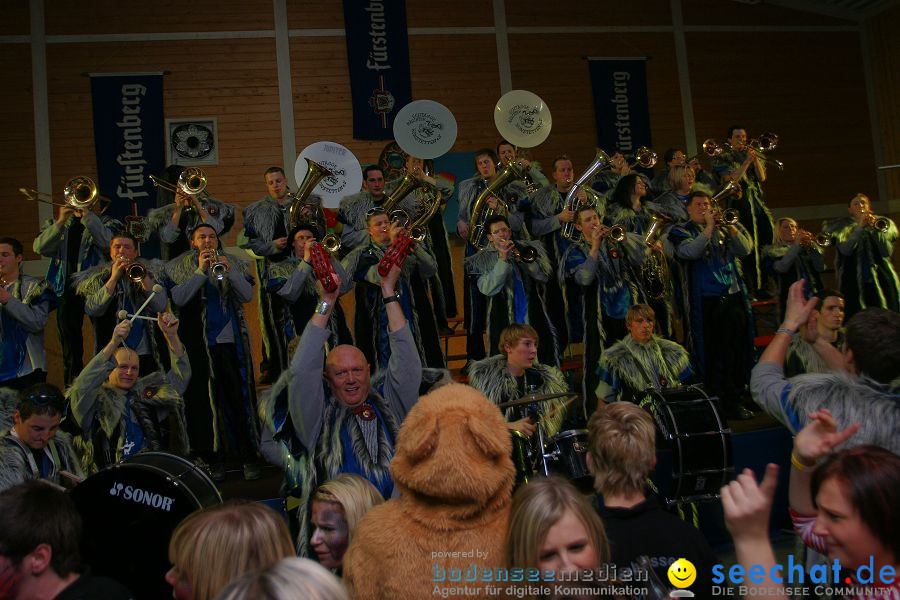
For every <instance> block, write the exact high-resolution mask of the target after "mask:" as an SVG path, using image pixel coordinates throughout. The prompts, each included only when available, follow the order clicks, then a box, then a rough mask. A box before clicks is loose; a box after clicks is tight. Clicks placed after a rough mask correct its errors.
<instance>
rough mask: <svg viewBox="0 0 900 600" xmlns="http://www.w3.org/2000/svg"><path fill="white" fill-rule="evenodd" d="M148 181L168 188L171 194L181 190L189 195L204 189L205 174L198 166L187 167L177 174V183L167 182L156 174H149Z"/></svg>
mask: <svg viewBox="0 0 900 600" xmlns="http://www.w3.org/2000/svg"><path fill="white" fill-rule="evenodd" d="M150 181H152V182H153V185H155V186H156V187H159V188H162V189H164V190H168V191H170V192H172V193H173V194H176V193H178V191H179V190H180V191H182V192H184V193H185V194H188V195H189V196H196V195H197V194H199V193H200V192H202V191H203V190H205V189H206V181H207V180H206V174H205V173H204V172H203V169H201V168H200V167H188V168H186V169H185V170H184V171H182V172H181V175H179V176H178V181H177V183H169V182H168V181H166V180H165V179H160V178H159V177H157V176H156V175H150Z"/></svg>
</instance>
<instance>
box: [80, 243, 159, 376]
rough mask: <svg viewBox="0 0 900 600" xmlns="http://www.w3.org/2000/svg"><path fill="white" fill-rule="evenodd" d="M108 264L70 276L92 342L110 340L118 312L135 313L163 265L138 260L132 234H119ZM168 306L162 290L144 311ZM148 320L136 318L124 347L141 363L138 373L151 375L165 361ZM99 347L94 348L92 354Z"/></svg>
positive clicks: (145, 298)
mask: <svg viewBox="0 0 900 600" xmlns="http://www.w3.org/2000/svg"><path fill="white" fill-rule="evenodd" d="M109 255H110V257H111V258H112V262H110V263H102V264H99V265H97V266H96V267H92V268H90V269H88V270H86V271H79V272H78V273H76V274H75V275H74V276H73V277H72V285H73V286H74V287H75V291H76V293H77V294H78V295H79V296H82V297H83V298H84V310H85V312H86V313H87V315H88V316H89V317H90V318H91V322H92V323H93V325H94V338H95V341H97V342H99V340H104V339H106V340H108V339H109V338H110V337H112V331H113V328H114V327H115V326H116V324H118V322H119V321H120V320H121V319H120V318H119V316H118V313H119V311H120V310H124V311H125V312H126V313H128V314H134V311H135V310H137V309H138V308H139V307H140V306H141V305H142V304H144V301H145V300H147V298H148V297H149V296H150V294H151V292H152V290H153V285H154V284H155V283H156V282H157V281H159V279H160V275H161V274H162V273H161V272H162V269H163V265H162V264H161V263H160V261H157V260H151V261H147V260H143V259H140V258H139V257H138V245H137V241H136V240H135V239H134V237H132V236H131V234H128V233H118V234H116V235H115V236H114V237H113V239H112V241H111V242H110V244H109ZM141 271H143V277H141V279H140V280H139V281H135V280H134V279H132V278H131V276H132V275H131V274H132V273H134V274H136V275H135V276H140V275H141ZM168 304H169V297H168V296H167V295H166V292H165V290H162V291H161V292H159V293H156V294H153V299H152V300H150V304H148V305H147V309H146V310H147V312H148V313H150V314H154V315H155V314H156V313H158V312H163V311H165V310H166V307H167V306H168ZM148 323H150V321H147V320H145V319H135V320H134V322H133V323H132V327H131V331H130V332H129V333H128V338H127V339H126V340H125V345H126V346H128V347H129V348H132V349H134V351H135V352H137V354H138V357H139V358H140V362H141V370H142V371H143V372H144V373H150V372H152V371H156V370H157V369H159V368H160V367H161V366H162V365H163V364H165V362H164V361H163V362H160V361H161V360H162V359H163V358H165V357H163V356H162V355H161V353H160V352H159V350H160V349H161V348H163V347H164V346H165V344H164V343H163V341H162V339H158V338H157V336H156V335H155V333H156V332H157V328H156V327H154V326H152V325H148ZM101 347H102V346H99V345H96V344H95V347H94V352H95V353H97V352H99V351H100V348H101Z"/></svg>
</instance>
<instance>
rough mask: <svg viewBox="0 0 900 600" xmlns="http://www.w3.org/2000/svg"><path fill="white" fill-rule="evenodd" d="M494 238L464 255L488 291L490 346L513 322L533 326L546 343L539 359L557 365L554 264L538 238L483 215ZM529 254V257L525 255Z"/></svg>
mask: <svg viewBox="0 0 900 600" xmlns="http://www.w3.org/2000/svg"><path fill="white" fill-rule="evenodd" d="M485 228H486V229H487V230H488V241H489V242H490V244H489V245H488V246H486V247H485V248H483V249H481V250H479V251H478V252H477V253H476V254H474V255H472V256H470V257H469V258H467V259H466V272H467V273H469V274H472V275H476V276H477V277H478V290H479V291H480V292H481V293H482V294H484V295H485V296H487V297H488V309H487V313H488V318H487V327H488V339H489V340H490V347H489V352H491V353H492V354H494V353H496V352H500V350H501V348H500V346H499V344H500V334H501V332H502V331H503V330H504V329H505V328H506V327H508V326H509V325H511V324H513V323H527V324H529V325H531V326H532V327H534V328H535V329H536V330H537V331H538V333H539V335H540V336H541V339H542V340H544V344H543V345H542V346H541V347H540V348H541V349H540V361H541V362H542V363H544V364H548V365H553V366H556V367H558V366H559V359H560V355H561V354H562V352H563V350H564V349H565V348H564V347H562V346H560V345H559V344H558V340H557V331H556V327H555V325H554V324H553V322H552V321H551V318H550V316H549V315H548V314H547V307H546V305H545V304H544V289H545V285H546V283H547V281H548V280H549V279H550V278H551V275H552V274H553V267H552V266H551V264H550V261H549V260H548V259H547V253H546V252H545V251H544V247H543V246H542V245H541V243H540V242H534V241H520V242H514V241H513V240H512V239H511V238H512V229H510V227H509V221H508V220H507V218H506V217H504V216H503V215H494V216H493V217H489V218H488V219H487V221H485ZM526 255H530V257H531V258H532V260H531V261H530V262H528V261H526V260H523V258H524V257H525V256H526Z"/></svg>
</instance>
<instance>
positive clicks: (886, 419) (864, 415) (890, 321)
mask: <svg viewBox="0 0 900 600" xmlns="http://www.w3.org/2000/svg"><path fill="white" fill-rule="evenodd" d="M803 284H804V282H803V280H802V279H801V280H800V281H797V282H796V283H794V284H793V285H792V286H791V289H790V292H789V293H788V302H787V310H786V311H785V317H784V321H783V323H782V325H781V327H779V328H778V331H777V332H776V333H775V338H774V339H773V340H772V341H771V342H770V343H769V345H768V346H767V347H766V350H765V352H763V354H762V356H761V357H760V358H759V362H758V363H757V365H756V367H754V368H753V373H752V375H751V378H750V389H751V391H752V392H753V399H754V400H755V401H756V403H757V404H759V405H760V406H761V407H762V408H763V409H764V410H765V411H766V412H767V413H769V414H770V415H771V416H772V417H774V418H775V419H777V420H778V421H780V422H781V423H782V424H783V425H784V426H785V427H787V428H788V429H789V430H790V431H791V432H792V433H794V434H796V433H797V432H798V431H800V430H801V429H802V428H803V427H804V426H805V425H806V424H807V422H808V420H809V414H810V413H812V412H814V411H816V410H819V409H820V408H827V409H828V410H830V411H831V414H832V415H833V416H834V420H835V422H836V424H837V429H838V430H839V431H840V430H842V429H845V428H847V427H849V426H850V425H852V424H853V423H859V424H860V430H859V432H857V433H856V435H854V436H853V437H852V438H850V440H849V444H850V445H852V446H856V445H859V444H875V445H876V446H881V447H882V448H887V449H888V450H890V451H891V452H894V453H895V454H897V453H900V436H898V435H897V427H898V424H900V402H897V398H898V397H900V314H897V313H895V312H892V311H889V310H886V309H883V308H868V309H866V310H864V311H862V312H859V313H857V314H855V315H853V317H851V318H850V320H849V321H847V331H846V342H845V343H844V348H843V352H842V353H841V352H838V351H837V350H835V349H834V348H833V347H832V346H831V344H829V343H828V341H827V340H825V339H819V338H818V337H816V339H815V340H814V341H813V342H812V343H813V344H814V345H815V347H816V350H817V351H818V352H819V353H820V354H821V355H822V356H823V358H825V360H826V362H827V363H828V364H829V365H830V366H831V367H832V372H831V373H816V374H810V375H805V376H803V377H797V378H794V379H790V380H788V379H786V378H785V376H784V372H783V370H782V365H783V363H784V357H785V354H786V352H787V348H788V345H789V344H790V341H791V338H792V337H793V336H794V335H796V332H797V331H798V330H799V328H800V326H801V325H803V324H804V323H808V322H809V321H810V315H811V313H812V312H813V310H814V309H815V305H816V302H817V300H818V299H817V298H815V297H813V298H810V299H809V300H806V299H804V297H803ZM810 336H811V334H810ZM842 370H843V372H842Z"/></svg>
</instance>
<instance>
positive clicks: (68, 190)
mask: <svg viewBox="0 0 900 600" xmlns="http://www.w3.org/2000/svg"><path fill="white" fill-rule="evenodd" d="M19 191H20V192H21V193H23V194H24V195H25V197H26V198H28V199H29V200H31V201H32V202H40V203H42V204H51V205H53V206H68V207H69V208H73V209H75V210H80V211H85V210H90V209H91V208H92V207H93V206H94V203H95V202H97V200H98V199H99V198H100V196H99V194H98V192H97V184H96V183H94V180H93V179H91V178H90V177H88V176H87V175H78V176H76V177H73V178H72V179H70V180H69V181H67V182H66V187H65V188H64V189H63V197H64V198H65V199H66V203H65V204H60V203H59V202H53V200H52V198H53V195H52V194H48V193H46V192H39V191H37V190H34V189H29V188H19ZM47 198H50V200H48V199H47Z"/></svg>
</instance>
